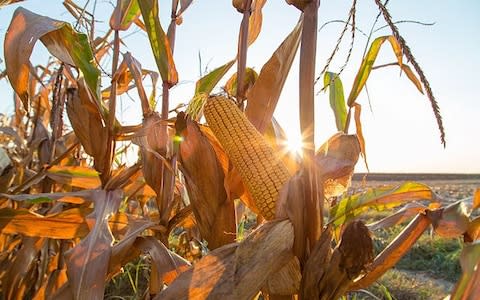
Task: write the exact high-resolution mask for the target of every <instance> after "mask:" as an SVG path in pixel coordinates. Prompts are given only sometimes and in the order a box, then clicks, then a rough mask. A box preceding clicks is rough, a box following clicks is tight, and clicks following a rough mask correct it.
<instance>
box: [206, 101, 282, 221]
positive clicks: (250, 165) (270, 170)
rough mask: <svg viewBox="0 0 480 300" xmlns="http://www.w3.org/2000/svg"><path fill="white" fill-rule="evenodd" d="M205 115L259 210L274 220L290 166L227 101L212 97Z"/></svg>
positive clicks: (234, 106)
mask: <svg viewBox="0 0 480 300" xmlns="http://www.w3.org/2000/svg"><path fill="white" fill-rule="evenodd" d="M204 114H205V118H206V119H207V123H208V125H209V126H210V128H211V129H212V131H213V133H214V134H215V136H216V137H217V139H218V141H219V142H220V144H221V145H222V147H223V148H224V150H225V152H226V154H227V156H228V157H229V158H230V160H231V161H232V163H233V166H234V167H235V168H236V169H237V171H238V173H239V174H240V177H241V178H242V180H243V182H244V183H245V185H246V187H247V189H248V190H249V192H250V194H251V195H252V197H253V200H254V201H255V204H256V206H257V208H258V210H259V211H260V213H261V214H262V216H263V217H264V218H265V219H267V220H271V219H273V218H274V217H275V202H276V201H277V198H278V193H279V191H280V189H281V188H282V186H283V185H284V184H285V183H286V182H287V180H288V178H289V177H290V175H289V172H288V169H287V167H286V166H285V165H284V164H283V162H282V161H281V160H279V159H278V157H277V156H276V155H275V152H274V150H273V149H272V148H271V147H270V145H268V143H267V141H266V140H265V138H264V137H263V136H262V135H261V134H260V133H259V132H258V131H257V129H255V127H254V126H253V125H252V123H250V121H248V119H247V118H246V117H245V115H244V113H243V112H242V111H240V109H238V107H237V106H236V105H235V104H234V103H233V102H232V101H230V100H229V99H228V98H226V97H223V96H215V97H211V98H209V99H208V101H207V104H206V105H205V108H204Z"/></svg>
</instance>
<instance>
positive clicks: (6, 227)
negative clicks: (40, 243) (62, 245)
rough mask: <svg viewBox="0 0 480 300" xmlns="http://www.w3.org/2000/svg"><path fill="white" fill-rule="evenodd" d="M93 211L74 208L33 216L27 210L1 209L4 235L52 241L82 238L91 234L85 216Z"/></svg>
mask: <svg viewBox="0 0 480 300" xmlns="http://www.w3.org/2000/svg"><path fill="white" fill-rule="evenodd" d="M90 211H91V210H90V209H85V208H82V209H79V208H72V209H68V210H65V211H62V212H60V213H58V214H54V215H50V216H46V217H44V216H40V215H37V214H33V213H31V212H30V211H28V210H27V209H11V208H2V209H0V228H1V232H2V233H6V234H23V235H26V236H31V237H48V238H52V239H73V238H82V237H84V236H86V235H87V234H88V232H89V228H88V225H87V223H86V222H85V216H86V214H88V213H89V212H90Z"/></svg>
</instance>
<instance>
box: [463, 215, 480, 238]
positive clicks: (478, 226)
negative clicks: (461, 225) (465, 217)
mask: <svg viewBox="0 0 480 300" xmlns="http://www.w3.org/2000/svg"><path fill="white" fill-rule="evenodd" d="M479 239H480V216H478V217H476V218H474V219H473V220H472V221H471V222H470V224H469V225H468V229H467V232H466V234H465V242H470V243H471V242H473V241H476V240H479Z"/></svg>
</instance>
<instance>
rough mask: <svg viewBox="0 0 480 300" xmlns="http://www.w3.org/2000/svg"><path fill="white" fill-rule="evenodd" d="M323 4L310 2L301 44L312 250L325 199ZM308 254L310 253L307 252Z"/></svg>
mask: <svg viewBox="0 0 480 300" xmlns="http://www.w3.org/2000/svg"><path fill="white" fill-rule="evenodd" d="M319 6H320V0H313V1H311V2H309V3H308V4H307V5H306V6H305V8H304V10H303V17H304V23H303V30H302V44H301V47H300V86H299V88H300V129H301V131H302V137H303V139H304V141H305V142H304V143H305V146H304V147H303V153H304V162H303V164H304V167H305V169H306V170H307V171H308V172H307V180H306V190H305V196H306V199H307V201H306V203H307V207H306V218H307V220H308V223H309V224H308V233H307V236H308V239H309V241H310V250H312V249H313V247H314V246H315V244H316V241H317V240H318V238H319V237H320V234H321V228H322V219H323V197H322V195H320V194H319V190H320V189H319V188H318V187H317V182H318V181H317V172H316V168H315V161H314V155H315V103H314V86H315V83H314V81H315V59H316V51H317V23H318V8H319ZM307 253H308V251H307Z"/></svg>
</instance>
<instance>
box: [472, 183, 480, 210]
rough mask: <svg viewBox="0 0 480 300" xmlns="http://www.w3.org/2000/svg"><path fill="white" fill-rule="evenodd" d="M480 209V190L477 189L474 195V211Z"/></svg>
mask: <svg viewBox="0 0 480 300" xmlns="http://www.w3.org/2000/svg"><path fill="white" fill-rule="evenodd" d="M479 207H480V188H477V189H476V190H475V193H474V194H473V206H472V209H477V208H479Z"/></svg>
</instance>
